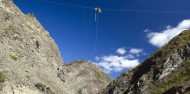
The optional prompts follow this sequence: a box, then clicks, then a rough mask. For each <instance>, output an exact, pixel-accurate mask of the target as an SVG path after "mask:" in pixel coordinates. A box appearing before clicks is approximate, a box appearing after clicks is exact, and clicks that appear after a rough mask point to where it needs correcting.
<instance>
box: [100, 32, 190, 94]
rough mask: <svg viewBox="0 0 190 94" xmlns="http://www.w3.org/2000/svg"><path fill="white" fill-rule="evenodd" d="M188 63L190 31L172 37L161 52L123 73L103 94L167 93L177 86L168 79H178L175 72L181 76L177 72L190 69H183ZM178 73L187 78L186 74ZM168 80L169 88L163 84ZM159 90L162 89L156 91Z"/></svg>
mask: <svg viewBox="0 0 190 94" xmlns="http://www.w3.org/2000/svg"><path fill="white" fill-rule="evenodd" d="M189 61H190V31H189V30H186V31H183V32H182V33H181V34H179V35H178V36H176V37H175V38H173V39H172V40H171V41H170V42H169V43H168V44H166V45H165V46H164V47H162V48H160V49H158V50H157V51H156V52H155V53H154V54H153V55H151V56H149V57H148V59H146V60H145V61H144V62H143V63H142V64H140V65H139V66H137V67H136V68H134V69H132V70H129V71H127V72H125V73H123V74H122V75H121V76H120V77H118V78H117V79H115V80H114V81H113V82H112V83H110V84H109V85H108V86H107V89H106V90H104V92H102V94H123V93H124V94H165V93H164V92H166V90H169V89H170V88H173V87H175V85H174V84H175V83H174V84H172V83H169V82H170V81H171V79H169V78H168V76H169V77H174V78H173V79H174V80H177V77H176V76H175V75H173V72H175V73H178V72H176V69H180V68H181V69H184V68H185V70H188V67H187V68H186V67H181V66H182V65H183V64H186V63H184V62H189ZM188 64H189V63H187V66H189V65H188ZM178 74H179V75H183V74H184V75H188V74H186V73H178ZM175 77H176V78H175ZM187 77H188V76H187ZM179 79H180V78H179ZM189 79H190V78H187V79H186V80H189ZM162 80H164V81H162ZM167 81H168V84H169V85H167V84H164V83H166V82H167ZM184 82H185V81H184ZM160 83H162V84H160ZM176 83H177V82H176ZM181 84H182V83H181ZM162 85H163V86H162ZM164 85H165V86H164ZM182 86H183V85H182ZM156 87H160V88H159V89H156ZM180 88H181V87H180ZM185 88H188V87H183V88H181V89H185ZM166 94H174V93H166Z"/></svg>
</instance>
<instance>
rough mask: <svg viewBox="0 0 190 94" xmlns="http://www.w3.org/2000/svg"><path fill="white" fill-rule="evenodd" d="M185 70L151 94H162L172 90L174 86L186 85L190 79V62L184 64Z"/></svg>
mask: <svg viewBox="0 0 190 94" xmlns="http://www.w3.org/2000/svg"><path fill="white" fill-rule="evenodd" d="M182 66H184V67H185V70H184V71H182V72H181V73H178V74H176V75H175V76H173V77H171V78H169V79H168V80H167V81H165V82H164V83H163V84H162V85H161V86H159V87H158V88H156V90H154V91H152V92H151V94H162V93H164V92H165V91H167V90H169V89H171V88H172V87H174V86H177V85H180V84H183V83H185V82H186V81H188V80H189V79H190V62H184V63H183V65H182Z"/></svg>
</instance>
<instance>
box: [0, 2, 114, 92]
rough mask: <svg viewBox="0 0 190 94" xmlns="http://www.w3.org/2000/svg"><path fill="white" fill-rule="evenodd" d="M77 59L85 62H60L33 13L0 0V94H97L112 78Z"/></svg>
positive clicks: (48, 37)
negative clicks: (27, 12) (26, 12)
mask: <svg viewBox="0 0 190 94" xmlns="http://www.w3.org/2000/svg"><path fill="white" fill-rule="evenodd" d="M77 62H84V63H74V64H70V65H68V64H64V63H63V60H62V58H61V56H60V53H59V50H58V47H57V45H56V44H55V42H54V40H53V39H52V38H51V37H50V35H49V33H48V32H47V31H46V30H45V29H44V28H43V27H42V26H41V24H40V23H39V22H38V21H37V19H36V18H35V16H34V15H33V14H27V15H25V14H23V13H22V12H21V11H20V10H19V9H18V8H17V7H16V6H15V5H14V4H13V2H12V0H0V94H96V93H97V92H99V91H100V90H101V89H102V88H104V87H105V86H106V85H107V84H108V83H109V82H110V81H111V78H109V77H108V76H107V75H106V74H105V73H103V72H102V71H101V70H100V69H99V68H97V66H95V65H93V64H90V63H87V62H86V61H77ZM88 68H90V69H88ZM83 75H84V76H83ZM96 76H98V77H99V76H101V77H99V78H98V77H96ZM102 76H104V77H105V78H106V79H103V78H102Z"/></svg>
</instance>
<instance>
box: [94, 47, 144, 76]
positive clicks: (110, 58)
mask: <svg viewBox="0 0 190 94" xmlns="http://www.w3.org/2000/svg"><path fill="white" fill-rule="evenodd" d="M118 50H123V51H118ZM116 52H117V53H119V55H107V56H102V57H95V60H96V61H97V62H96V63H95V62H94V64H96V65H98V66H100V67H101V68H102V69H103V70H104V71H105V72H107V73H110V72H113V71H114V72H119V71H122V70H123V69H126V68H134V67H136V66H137V65H139V64H140V61H139V59H138V57H139V55H140V54H142V55H143V53H144V52H143V49H138V48H131V49H130V50H129V52H127V51H126V50H125V49H124V48H119V49H117V50H116Z"/></svg>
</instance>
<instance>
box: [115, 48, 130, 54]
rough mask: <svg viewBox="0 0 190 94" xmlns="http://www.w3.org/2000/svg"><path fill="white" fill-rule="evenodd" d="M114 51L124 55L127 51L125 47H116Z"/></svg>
mask: <svg viewBox="0 0 190 94" xmlns="http://www.w3.org/2000/svg"><path fill="white" fill-rule="evenodd" d="M116 52H117V53H118V54H120V55H124V54H125V53H126V52H127V51H126V50H125V48H118V49H117V50H116Z"/></svg>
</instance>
